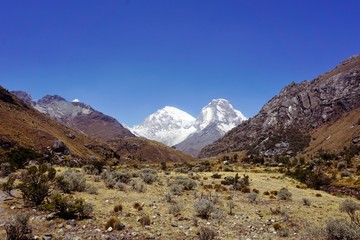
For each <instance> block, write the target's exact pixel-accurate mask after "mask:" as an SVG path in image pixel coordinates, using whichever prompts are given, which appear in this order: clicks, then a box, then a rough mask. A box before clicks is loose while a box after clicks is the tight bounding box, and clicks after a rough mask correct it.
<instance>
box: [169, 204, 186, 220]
mask: <svg viewBox="0 0 360 240" xmlns="http://www.w3.org/2000/svg"><path fill="white" fill-rule="evenodd" d="M182 209H183V206H182V205H181V204H179V203H174V204H171V205H170V206H169V213H170V214H172V215H174V216H175V217H176V216H178V215H179V214H180V212H181V210H182Z"/></svg>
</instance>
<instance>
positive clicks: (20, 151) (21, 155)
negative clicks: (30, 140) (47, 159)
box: [6, 147, 42, 170]
mask: <svg viewBox="0 0 360 240" xmlns="http://www.w3.org/2000/svg"><path fill="white" fill-rule="evenodd" d="M6 155H7V159H8V162H9V163H10V166H11V168H12V169H13V170H15V169H20V168H24V167H25V165H26V164H27V163H28V162H29V161H30V160H34V159H37V158H39V157H41V156H42V155H41V154H40V153H37V152H35V151H34V150H33V149H31V148H26V147H19V148H16V149H13V150H11V151H10V152H8V153H7V154H6Z"/></svg>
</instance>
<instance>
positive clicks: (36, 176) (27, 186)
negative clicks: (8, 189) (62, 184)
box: [18, 165, 56, 206]
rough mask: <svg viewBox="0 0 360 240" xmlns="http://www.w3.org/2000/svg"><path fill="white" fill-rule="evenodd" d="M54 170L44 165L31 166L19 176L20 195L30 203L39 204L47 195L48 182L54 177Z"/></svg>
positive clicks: (48, 189)
mask: <svg viewBox="0 0 360 240" xmlns="http://www.w3.org/2000/svg"><path fill="white" fill-rule="evenodd" d="M55 174H56V171H55V169H54V168H52V167H47V166H45V165H39V166H38V167H36V166H31V167H29V168H28V169H26V171H25V173H24V174H23V175H22V176H21V183H20V184H19V185H18V188H19V189H20V191H21V193H22V196H23V198H24V200H25V201H26V202H28V203H29V204H31V205H35V206H39V205H40V204H42V202H43V201H44V199H45V198H46V197H47V196H48V195H49V191H50V184H51V182H52V181H53V180H54V178H55Z"/></svg>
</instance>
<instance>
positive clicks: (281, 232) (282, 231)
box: [279, 228, 289, 237]
mask: <svg viewBox="0 0 360 240" xmlns="http://www.w3.org/2000/svg"><path fill="white" fill-rule="evenodd" d="M279 236H280V237H289V229H287V228H282V229H280V230H279Z"/></svg>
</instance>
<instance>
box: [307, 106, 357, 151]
mask: <svg viewBox="0 0 360 240" xmlns="http://www.w3.org/2000/svg"><path fill="white" fill-rule="evenodd" d="M311 137H312V141H311V142H310V146H309V147H308V148H306V149H305V151H304V152H305V154H309V155H314V154H316V152H318V151H319V150H320V149H323V150H326V151H333V152H335V153H338V152H340V151H342V150H343V148H344V147H347V146H349V145H350V144H351V143H355V144H356V143H359V142H360V108H357V109H354V110H353V111H351V112H349V113H345V114H343V115H342V117H341V118H339V119H338V120H336V121H334V122H331V123H328V124H324V125H323V126H321V127H319V128H318V129H316V130H314V131H313V132H312V133H311Z"/></svg>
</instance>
